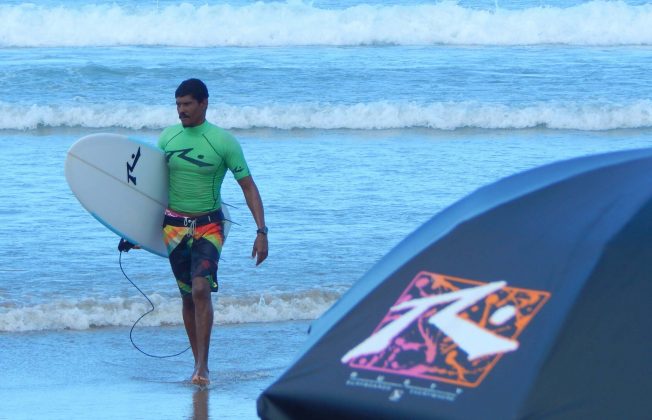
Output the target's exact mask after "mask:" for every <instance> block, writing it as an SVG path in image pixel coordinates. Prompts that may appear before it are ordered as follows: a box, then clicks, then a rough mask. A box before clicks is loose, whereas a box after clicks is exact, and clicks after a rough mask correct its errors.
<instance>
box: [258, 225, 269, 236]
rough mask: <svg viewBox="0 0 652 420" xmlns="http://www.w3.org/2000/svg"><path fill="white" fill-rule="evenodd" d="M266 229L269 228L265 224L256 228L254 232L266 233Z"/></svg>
mask: <svg viewBox="0 0 652 420" xmlns="http://www.w3.org/2000/svg"><path fill="white" fill-rule="evenodd" d="M268 230H269V229H267V226H263V227H261V228H258V230H257V231H256V233H262V234H263V235H267V231H268Z"/></svg>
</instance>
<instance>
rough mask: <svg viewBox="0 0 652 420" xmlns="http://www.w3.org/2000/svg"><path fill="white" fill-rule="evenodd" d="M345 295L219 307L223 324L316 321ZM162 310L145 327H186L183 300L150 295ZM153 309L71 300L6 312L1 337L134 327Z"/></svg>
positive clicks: (0, 311) (139, 303)
mask: <svg viewBox="0 0 652 420" xmlns="http://www.w3.org/2000/svg"><path fill="white" fill-rule="evenodd" d="M338 298H339V295H338V294H337V293H334V292H326V291H320V290H313V291H307V292H304V293H299V294H279V295H272V294H264V295H260V296H250V297H240V298H232V297H220V298H219V299H218V300H217V304H216V305H215V322H216V323H217V324H240V323H253V322H283V321H290V320H311V319H315V318H317V317H318V316H320V315H321V314H322V313H323V312H324V311H325V310H326V309H328V308H329V307H330V306H331V305H332V304H333V303H334V302H335V301H336V300H337V299H338ZM150 299H151V300H152V302H153V303H154V306H155V308H156V310H155V311H154V312H152V313H151V314H149V315H147V316H146V317H144V318H143V319H142V320H141V321H140V322H139V324H138V325H139V326H161V325H181V324H182V320H181V300H180V299H179V298H177V297H175V298H164V297H163V296H161V295H158V294H154V295H151V296H150ZM149 309H150V306H149V304H148V303H147V301H145V300H144V299H143V298H141V297H136V298H110V299H102V300H100V299H95V298H88V299H83V300H65V301H55V302H50V303H43V304H40V305H34V306H26V307H9V306H5V307H0V332H23V331H44V330H61V329H72V330H87V329H91V328H98V327H113V326H131V325H133V323H134V322H135V321H136V320H137V319H138V318H139V317H140V316H141V315H142V314H143V313H145V312H146V311H148V310H149Z"/></svg>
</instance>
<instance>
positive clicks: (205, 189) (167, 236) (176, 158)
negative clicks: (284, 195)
mask: <svg viewBox="0 0 652 420" xmlns="http://www.w3.org/2000/svg"><path fill="white" fill-rule="evenodd" d="M175 98H176V104H177V113H178V114H179V119H180V120H181V123H180V124H176V125H173V126H171V127H168V128H166V129H165V130H163V132H162V133H161V136H160V138H159V142H158V146H159V147H160V148H161V149H162V150H163V151H164V152H165V156H166V160H167V164H168V168H169V180H168V198H169V203H168V209H167V210H166V212H165V220H164V225H163V236H164V241H165V244H166V246H167V250H168V256H169V260H170V265H171V267H172V272H173V273H174V276H175V278H176V280H177V285H178V286H179V291H180V292H181V296H182V301H183V310H182V313H183V322H184V326H185V328H186V332H187V334H188V339H189V340H190V346H191V347H192V352H193V355H194V357H195V370H194V372H193V374H192V377H191V381H192V383H194V384H197V385H206V384H208V383H209V382H210V379H209V370H208V352H209V346H210V337H211V331H212V327H213V303H212V300H211V292H217V288H218V285H217V265H218V260H219V257H220V253H221V250H222V245H223V243H224V215H223V213H222V210H221V206H222V201H221V196H220V189H221V186H222V181H223V180H224V177H225V175H226V172H227V170H228V171H230V172H231V173H232V174H233V176H234V177H235V179H236V180H237V181H238V184H239V185H240V187H241V188H242V192H243V194H244V197H245V200H246V202H247V206H248V207H249V210H250V211H251V214H252V216H253V218H254V221H255V222H256V225H257V227H258V230H257V231H256V239H255V241H254V245H253V250H252V252H251V256H252V258H256V265H258V264H260V263H262V262H263V261H264V260H265V259H266V258H267V251H268V243H267V227H266V226H265V216H264V211H263V202H262V200H261V197H260V193H259V191H258V187H257V186H256V184H255V182H254V180H253V178H252V176H251V173H250V172H249V167H248V166H247V162H246V161H245V158H244V154H243V152H242V148H241V147H240V144H239V143H238V141H237V140H236V139H235V138H234V137H233V136H232V135H231V134H230V133H228V132H227V131H225V130H223V129H221V128H219V127H217V126H215V125H213V124H211V123H210V122H208V121H207V120H206V109H207V107H208V89H207V88H206V85H205V84H204V83H203V82H202V81H201V80H199V79H188V80H185V81H183V82H182V83H181V84H180V85H179V87H178V88H177V90H176V92H175Z"/></svg>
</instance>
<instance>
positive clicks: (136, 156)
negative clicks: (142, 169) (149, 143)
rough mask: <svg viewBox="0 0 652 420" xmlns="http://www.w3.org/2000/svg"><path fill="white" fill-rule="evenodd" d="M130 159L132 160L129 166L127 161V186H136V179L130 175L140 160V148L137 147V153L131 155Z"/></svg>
mask: <svg viewBox="0 0 652 420" xmlns="http://www.w3.org/2000/svg"><path fill="white" fill-rule="evenodd" d="M131 159H133V161H132V162H131V164H129V161H127V184H128V183H130V182H131V183H132V184H134V185H136V177H135V176H134V175H132V173H133V172H134V169H136V164H138V159H140V146H139V147H138V151H137V152H136V153H134V154H132V155H131Z"/></svg>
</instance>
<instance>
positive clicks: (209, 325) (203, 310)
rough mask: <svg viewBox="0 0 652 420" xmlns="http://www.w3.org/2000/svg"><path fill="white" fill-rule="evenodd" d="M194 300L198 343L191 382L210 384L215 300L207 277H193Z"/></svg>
mask: <svg viewBox="0 0 652 420" xmlns="http://www.w3.org/2000/svg"><path fill="white" fill-rule="evenodd" d="M192 302H193V305H194V313H195V322H194V335H195V342H196V345H195V346H194V347H193V354H194V355H195V372H194V373H193V376H192V379H191V382H192V383H194V384H197V385H208V383H209V382H210V379H209V376H208V350H209V347H210V342H211V331H212V329H213V301H212V299H211V288H210V285H209V283H208V281H207V279H206V278H204V277H195V278H193V279H192ZM186 330H187V328H186ZM189 336H190V334H189ZM191 345H192V341H191ZM195 348H196V353H195Z"/></svg>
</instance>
